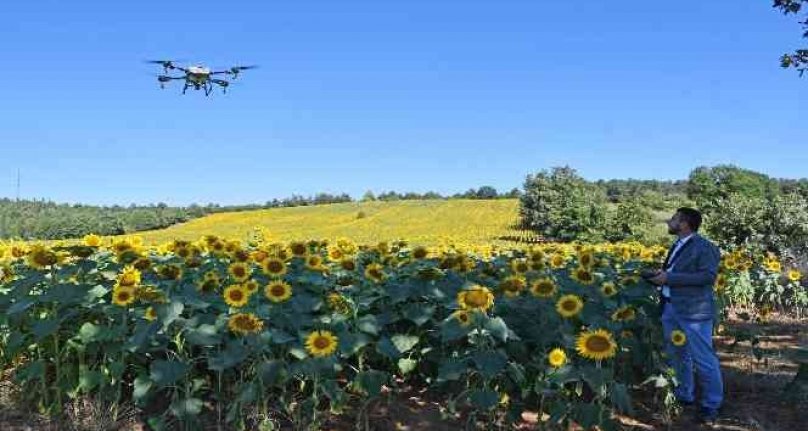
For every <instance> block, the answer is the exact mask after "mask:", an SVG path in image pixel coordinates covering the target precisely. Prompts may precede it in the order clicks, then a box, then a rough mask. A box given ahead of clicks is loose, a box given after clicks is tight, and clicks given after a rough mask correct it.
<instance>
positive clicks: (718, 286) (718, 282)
mask: <svg viewBox="0 0 808 431" xmlns="http://www.w3.org/2000/svg"><path fill="white" fill-rule="evenodd" d="M726 287H727V275H726V274H724V273H723V272H722V273H719V274H718V276H717V277H716V278H715V291H716V292H722V291H724V289H725V288H726Z"/></svg>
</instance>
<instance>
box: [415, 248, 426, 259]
mask: <svg viewBox="0 0 808 431" xmlns="http://www.w3.org/2000/svg"><path fill="white" fill-rule="evenodd" d="M428 256H429V249H428V248H426V247H424V246H418V247H415V248H414V249H412V257H413V258H415V259H419V260H420V259H426V258H427V257H428Z"/></svg>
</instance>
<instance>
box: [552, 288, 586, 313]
mask: <svg viewBox="0 0 808 431" xmlns="http://www.w3.org/2000/svg"><path fill="white" fill-rule="evenodd" d="M583 308H584V301H583V300H582V299H581V297H580V296H578V295H574V294H569V295H564V296H562V297H561V298H559V299H558V302H556V310H557V311H558V314H560V315H561V316H563V317H566V318H570V317H573V316H576V315H577V314H578V313H580V312H581V310H582V309H583Z"/></svg>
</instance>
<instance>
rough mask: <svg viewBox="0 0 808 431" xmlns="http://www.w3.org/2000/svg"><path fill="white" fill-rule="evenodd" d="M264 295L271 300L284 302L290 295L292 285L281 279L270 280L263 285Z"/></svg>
mask: <svg viewBox="0 0 808 431" xmlns="http://www.w3.org/2000/svg"><path fill="white" fill-rule="evenodd" d="M264 296H266V297H267V299H269V300H270V301H272V302H275V303H278V302H284V301H286V300H288V299H289V298H291V297H292V286H291V285H290V284H289V283H286V282H284V281H281V280H275V281H272V282H270V283H269V284H267V285H266V287H264Z"/></svg>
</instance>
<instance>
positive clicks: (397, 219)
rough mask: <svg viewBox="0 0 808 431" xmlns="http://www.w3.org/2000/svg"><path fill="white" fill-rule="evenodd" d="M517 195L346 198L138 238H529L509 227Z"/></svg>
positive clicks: (203, 221)
mask: <svg viewBox="0 0 808 431" xmlns="http://www.w3.org/2000/svg"><path fill="white" fill-rule="evenodd" d="M518 217H519V201H518V200H517V199H499V200H466V199H453V200H420V201H392V202H378V201H376V202H350V203H340V204H331V205H318V206H305V207H295V208H273V209H268V210H257V211H244V212H239V213H221V214H213V215H209V216H206V217H203V218H200V219H196V220H192V221H189V222H187V223H183V224H180V225H177V226H172V227H170V228H167V229H162V230H159V231H152V232H145V233H143V234H142V235H141V236H142V237H143V238H144V240H145V241H146V242H148V243H161V242H165V241H170V240H173V239H185V240H195V239H198V238H199V237H200V236H202V235H205V234H215V235H222V236H226V237H230V238H239V239H244V238H247V237H248V236H249V235H250V233H251V232H252V231H253V228H255V227H263V228H265V229H266V230H268V232H269V233H270V234H271V235H272V238H273V239H276V240H282V241H288V240H301V239H310V238H328V239H333V238H339V237H348V238H351V239H353V240H354V241H356V242H359V243H375V242H378V241H382V240H395V239H399V238H403V239H406V240H408V241H410V242H412V243H418V244H424V245H435V244H439V243H441V241H442V240H444V239H447V238H451V239H452V240H454V241H461V242H464V243H468V244H491V243H504V242H505V241H503V239H504V238H511V239H516V238H518V237H520V236H521V237H531V236H532V235H530V234H528V233H527V232H524V231H519V230H516V229H514V225H515V224H516V223H517V221H518Z"/></svg>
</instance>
